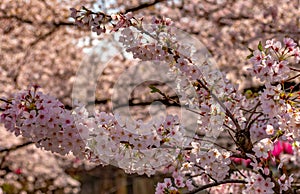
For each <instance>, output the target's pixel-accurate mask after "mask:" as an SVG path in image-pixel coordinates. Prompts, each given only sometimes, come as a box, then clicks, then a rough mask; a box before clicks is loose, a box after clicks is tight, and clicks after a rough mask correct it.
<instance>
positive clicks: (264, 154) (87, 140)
mask: <svg viewBox="0 0 300 194" xmlns="http://www.w3.org/2000/svg"><path fill="white" fill-rule="evenodd" d="M155 2H156V1H155ZM157 2H158V1H157ZM153 4H154V2H153ZM175 4H176V3H175ZM175 4H174V5H171V6H175ZM221 4H222V3H221ZM143 5H144V4H143ZM145 5H150V4H145ZM145 5H144V6H145ZM168 6H170V5H168ZM176 6H179V7H180V6H182V8H181V9H179V10H181V11H182V10H186V9H191V8H186V7H185V3H183V2H182V3H181V4H180V3H179V4H178V5H176ZM212 7H213V5H212ZM166 9H167V8H166ZM273 9H274V10H269V11H270V12H271V16H272V17H273V18H275V17H276V8H273ZM127 11H128V10H127ZM129 11H130V9H129ZM132 11H134V10H132ZM195 11H199V12H200V13H201V11H203V12H204V15H206V14H208V13H207V12H205V11H204V10H201V9H200V10H195ZM272 14H273V15H272ZM266 15H268V13H266ZM71 16H72V17H73V18H74V19H75V23H76V24H77V25H79V26H81V27H84V26H88V27H90V28H91V29H92V31H94V32H96V33H97V34H98V35H100V34H102V33H105V32H106V31H110V32H114V31H121V36H120V38H119V41H120V42H121V43H122V44H123V46H124V47H125V48H126V51H128V52H131V53H132V54H133V57H134V58H138V59H140V60H142V61H155V62H157V61H163V62H165V63H166V64H168V65H169V67H170V71H171V73H174V74H175V75H176V76H183V77H185V78H186V79H187V80H188V82H189V83H190V84H191V85H192V87H193V89H194V90H195V91H196V94H197V95H196V98H192V99H189V100H190V101H188V102H187V103H186V104H185V105H186V106H187V107H188V109H190V111H193V112H195V114H197V115H198V116H199V117H200V118H199V120H198V124H199V131H196V132H195V134H193V135H194V136H193V137H189V139H188V140H187V138H185V136H186V135H187V134H186V132H185V129H184V126H182V125H181V124H180V120H179V118H178V117H177V116H175V115H168V116H167V117H166V118H165V119H163V120H156V121H155V122H154V123H151V124H149V123H148V124H145V123H142V122H136V123H134V125H130V124H129V123H126V122H120V121H121V119H120V118H119V115H116V114H110V113H105V112H95V113H94V114H93V115H94V116H92V117H91V116H90V115H89V113H88V112H87V110H86V109H85V107H84V106H82V105H80V104H78V105H77V107H76V108H75V109H74V110H72V111H70V110H67V109H65V107H64V105H63V104H62V103H61V102H59V101H58V100H57V99H55V98H53V97H52V96H50V95H45V94H43V93H41V92H39V90H38V87H37V86H35V85H34V86H33V88H31V89H28V90H25V91H23V92H17V93H16V94H15V95H14V97H13V98H3V99H2V101H3V102H4V103H3V105H2V109H3V113H2V116H1V121H2V122H3V123H4V124H5V127H6V128H7V129H8V131H10V132H12V133H14V134H15V135H17V136H18V135H22V136H24V137H26V138H28V139H30V140H31V141H33V142H35V143H36V145H37V146H38V147H42V148H44V149H46V150H50V151H52V152H57V153H60V154H62V155H64V154H67V153H69V152H72V153H73V154H74V155H76V156H77V157H78V158H86V159H88V160H90V161H92V162H95V163H97V164H103V165H105V164H115V165H118V167H120V168H122V169H124V170H125V172H127V173H138V174H144V173H145V174H147V175H152V174H154V173H155V172H156V171H160V170H162V168H164V169H163V170H164V171H165V172H166V173H171V174H172V178H167V179H165V180H164V182H163V183H159V184H158V185H157V188H156V192H157V193H172V192H188V193H195V192H197V191H200V190H204V189H210V190H211V191H212V192H218V191H219V190H223V191H224V190H227V191H228V192H241V191H243V192H250V193H282V192H292V189H293V188H292V181H293V176H292V175H291V174H290V173H289V172H286V170H285V169H286V168H287V166H289V165H288V161H293V162H294V165H292V167H291V169H292V168H297V164H298V162H297V155H298V146H299V145H298V144H299V143H298V141H299V140H298V138H299V137H298V129H299V105H298V103H299V101H298V96H299V94H298V93H297V92H295V91H294V88H295V87H294V88H293V87H291V88H284V86H285V85H284V84H283V83H284V82H288V81H293V80H295V79H297V78H298V77H299V69H298V68H297V64H299V47H297V44H296V43H295V42H294V40H293V39H291V38H284V39H283V42H280V41H276V40H274V39H270V40H268V41H267V42H266V43H264V44H262V43H259V44H258V46H256V48H254V47H253V50H252V49H250V51H249V56H248V58H249V59H250V63H251V64H252V65H251V66H250V67H249V69H248V71H249V72H250V75H251V76H253V77H257V78H258V79H259V80H260V81H261V82H262V83H264V85H265V88H264V89H263V91H261V92H259V93H257V94H256V95H253V94H251V93H250V92H248V93H247V95H246V96H244V95H243V94H242V93H241V92H240V90H239V88H238V87H237V86H235V85H234V84H231V83H230V81H229V80H228V79H226V77H224V75H222V74H216V73H217V72H213V74H212V72H211V69H210V68H209V62H207V61H205V62H204V63H202V64H201V66H197V65H196V61H195V58H194V56H193V55H192V52H191V50H189V48H182V47H181V45H180V42H179V41H177V40H176V39H175V38H174V37H176V36H174V35H175V34H174V31H172V28H171V26H172V25H173V24H172V21H171V20H170V19H168V18H164V17H162V18H161V19H158V18H154V19H152V21H151V23H150V25H148V26H147V25H145V24H146V22H147V18H144V19H141V18H139V17H138V16H134V15H133V14H132V13H130V12H128V13H126V14H114V15H109V14H107V13H104V12H101V11H92V10H90V9H87V8H85V7H82V8H81V9H80V10H76V9H74V8H73V9H72V14H71ZM244 17H247V16H244ZM227 19H228V18H227ZM231 19H232V20H234V17H233V18H231ZM220 21H222V20H220ZM225 21H226V20H225ZM175 25H176V24H175ZM279 26H280V25H279ZM187 29H192V28H187ZM248 35H249V34H248ZM249 36H250V35H249ZM230 56H232V54H231V55H230ZM238 56H239V55H238ZM290 59H292V60H294V61H290ZM293 64H295V65H293ZM185 84H186V83H184V82H182V83H180V87H179V91H178V92H179V93H180V94H181V96H186V90H185V89H186V88H185V86H186V85H185ZM216 85H217V87H216ZM295 86H297V85H295ZM216 88H217V89H216ZM151 89H152V93H158V94H160V95H161V96H162V97H164V98H165V99H166V100H167V101H172V102H174V103H175V104H176V103H177V104H179V105H182V104H180V103H179V102H178V101H177V100H176V99H175V100H174V99H172V98H170V97H169V96H168V95H167V94H166V93H164V92H163V91H161V90H160V89H158V88H157V87H154V86H153V87H151ZM179 100H181V101H182V100H183V99H182V98H180V99H179ZM144 129H147V131H148V132H149V133H147V134H145V133H142V132H140V133H138V132H135V131H139V130H140V131H143V130H144ZM222 131H224V132H225V133H227V134H228V135H229V138H230V141H231V143H232V144H233V145H235V146H236V147H235V148H234V149H232V148H226V147H223V146H221V145H218V144H216V143H212V144H213V145H214V146H213V147H205V145H206V144H205V143H204V144H203V142H208V141H210V140H209V139H205V138H203V136H202V135H203V133H204V134H210V135H211V136H212V137H213V138H216V137H217V136H218V134H219V133H220V132H222ZM282 142H284V143H282ZM283 145H285V146H286V150H285V152H286V153H288V154H289V157H288V158H280V157H276V156H275V155H276V154H275V151H274V150H275V148H276V149H279V147H280V146H283ZM274 146H275V148H274ZM291 149H292V151H291ZM282 151H283V149H282ZM239 160H240V161H244V163H245V165H244V168H243V169H242V170H241V169H240V168H238V167H237V165H236V163H238V161H239ZM289 167H290V166H289ZM273 168H278V169H279V171H276V170H274V169H273ZM227 183H230V184H227ZM240 185H243V186H240Z"/></svg>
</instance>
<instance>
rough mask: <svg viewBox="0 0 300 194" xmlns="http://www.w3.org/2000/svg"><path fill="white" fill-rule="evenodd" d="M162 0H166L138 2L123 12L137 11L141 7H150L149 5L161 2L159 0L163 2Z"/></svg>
mask: <svg viewBox="0 0 300 194" xmlns="http://www.w3.org/2000/svg"><path fill="white" fill-rule="evenodd" d="M164 1H166V0H155V1H153V2H151V3H143V4H140V5H139V6H136V7H132V8H128V9H126V10H125V13H128V12H135V11H139V10H141V9H145V8H148V7H151V6H153V5H155V4H157V3H161V2H164Z"/></svg>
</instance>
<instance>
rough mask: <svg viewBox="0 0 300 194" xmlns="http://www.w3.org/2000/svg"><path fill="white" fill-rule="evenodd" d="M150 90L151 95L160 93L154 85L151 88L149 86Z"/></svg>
mask: <svg viewBox="0 0 300 194" xmlns="http://www.w3.org/2000/svg"><path fill="white" fill-rule="evenodd" d="M149 88H150V89H151V91H150V92H151V93H156V92H160V90H159V89H157V88H156V87H155V86H153V85H151V86H149Z"/></svg>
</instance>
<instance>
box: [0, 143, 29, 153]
mask: <svg viewBox="0 0 300 194" xmlns="http://www.w3.org/2000/svg"><path fill="white" fill-rule="evenodd" d="M33 143H34V142H32V141H28V142H25V143H23V144H20V145H17V146H15V147H11V148H4V149H1V150H0V153H2V152H11V151H14V150H17V149H19V148H22V147H26V146H28V145H31V144H33Z"/></svg>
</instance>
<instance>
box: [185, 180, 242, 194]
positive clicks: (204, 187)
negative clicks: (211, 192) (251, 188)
mask: <svg viewBox="0 0 300 194" xmlns="http://www.w3.org/2000/svg"><path fill="white" fill-rule="evenodd" d="M227 183H241V184H246V183H247V182H246V181H244V180H235V179H227V180H223V181H219V182H216V183H210V184H207V185H203V186H201V187H198V188H196V189H195V190H193V191H189V192H187V193H186V194H195V193H197V192H199V191H203V190H205V189H208V188H210V187H215V186H218V185H222V184H227Z"/></svg>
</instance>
